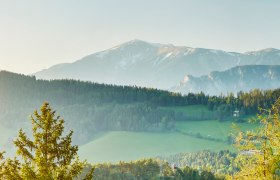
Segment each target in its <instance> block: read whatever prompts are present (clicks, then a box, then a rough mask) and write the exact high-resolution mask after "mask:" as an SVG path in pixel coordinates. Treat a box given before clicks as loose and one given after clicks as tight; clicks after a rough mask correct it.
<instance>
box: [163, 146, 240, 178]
mask: <svg viewBox="0 0 280 180" xmlns="http://www.w3.org/2000/svg"><path fill="white" fill-rule="evenodd" d="M236 155H237V154H236V153H233V152H230V151H228V150H223V151H219V152H211V151H208V150H204V151H200V152H192V153H179V154H174V155H171V156H167V157H159V159H161V160H164V161H167V162H169V164H176V165H177V166H178V167H181V168H182V167H186V166H188V167H191V168H194V169H197V170H199V171H202V170H205V171H210V172H212V173H214V174H220V175H225V174H233V173H234V172H236V171H238V169H237V167H232V162H233V161H234V160H235V158H236Z"/></svg>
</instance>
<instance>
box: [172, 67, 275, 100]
mask: <svg viewBox="0 0 280 180" xmlns="http://www.w3.org/2000/svg"><path fill="white" fill-rule="evenodd" d="M279 87H280V66H279V65H274V66H269V65H246V66H237V67H234V68H231V69H229V70H226V71H222V72H218V71H214V72H212V73H210V74H209V75H207V76H201V77H194V76H191V75H187V76H185V78H184V79H183V80H182V81H181V83H180V85H179V86H176V87H174V88H172V91H175V92H181V93H189V92H194V93H199V92H202V91H203V92H204V93H207V94H210V95H217V94H218V93H223V94H224V95H226V94H228V93H230V92H233V93H237V92H239V91H240V90H242V91H250V90H251V89H254V88H258V89H262V90H267V89H275V88H279Z"/></svg>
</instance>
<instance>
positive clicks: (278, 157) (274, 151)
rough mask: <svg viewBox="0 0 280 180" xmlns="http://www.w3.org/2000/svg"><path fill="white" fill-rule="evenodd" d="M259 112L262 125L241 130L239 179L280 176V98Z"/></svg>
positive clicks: (237, 143)
mask: <svg viewBox="0 0 280 180" xmlns="http://www.w3.org/2000/svg"><path fill="white" fill-rule="evenodd" d="M262 112H263V113H262V114H260V115H259V120H260V121H259V123H261V124H262V126H261V128H259V129H258V130H254V131H247V132H242V131H239V133H238V136H237V138H236V145H237V147H238V148H239V150H240V153H239V155H238V158H237V167H238V168H240V169H241V171H240V172H238V173H237V174H236V175H235V178H238V179H280V99H278V100H277V101H276V103H275V104H274V105H273V106H272V108H271V109H268V110H262Z"/></svg>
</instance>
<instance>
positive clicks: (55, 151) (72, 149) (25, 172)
mask: <svg viewBox="0 0 280 180" xmlns="http://www.w3.org/2000/svg"><path fill="white" fill-rule="evenodd" d="M55 113H56V112H55V111H53V110H52V109H51V107H50V106H49V104H48V103H44V104H43V106H42V107H41V114H39V113H38V112H37V111H35V112H34V116H32V117H31V121H32V127H33V128H32V131H33V138H34V139H33V140H31V139H29V138H28V137H27V135H26V133H25V132H23V130H22V129H21V130H20V131H19V135H18V138H17V139H16V140H15V141H14V144H15V146H16V148H17V155H18V156H19V157H18V158H14V159H9V158H8V159H6V160H4V161H3V162H2V163H1V164H0V167H1V169H0V173H1V174H0V175H2V178H3V179H19V180H21V179H22V180H27V179H39V180H40V179H42V180H46V179H48V180H62V179H63V180H64V179H66V180H71V179H74V178H75V177H77V176H78V175H79V174H80V173H81V172H82V170H83V169H84V167H85V166H86V162H85V161H84V162H80V161H79V157H78V155H77V152H78V146H72V145H71V141H72V135H73V131H71V132H70V133H69V134H67V135H66V136H64V137H62V134H63V131H64V120H63V119H61V118H60V117H59V116H56V115H55ZM0 158H3V156H2V154H0ZM92 178H93V169H91V170H90V172H89V174H87V175H86V176H85V179H92Z"/></svg>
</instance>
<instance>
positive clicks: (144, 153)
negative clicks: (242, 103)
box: [79, 131, 230, 162]
mask: <svg viewBox="0 0 280 180" xmlns="http://www.w3.org/2000/svg"><path fill="white" fill-rule="evenodd" d="M228 148H230V146H229V145H228V144H226V143H224V142H214V141H209V140H205V139H198V138H195V137H191V136H188V135H184V134H182V133H175V132H174V133H147V132H124V131H117V132H108V133H106V134H104V135H103V136H102V137H100V138H98V139H95V140H93V141H92V142H90V143H87V144H85V145H83V146H81V147H80V149H79V155H80V157H81V158H83V159H88V161H89V162H117V161H120V160H122V161H129V160H134V159H139V158H148V157H155V156H158V155H171V154H176V153H180V152H194V151H200V150H205V149H208V150H211V151H218V150H222V149H228Z"/></svg>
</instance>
